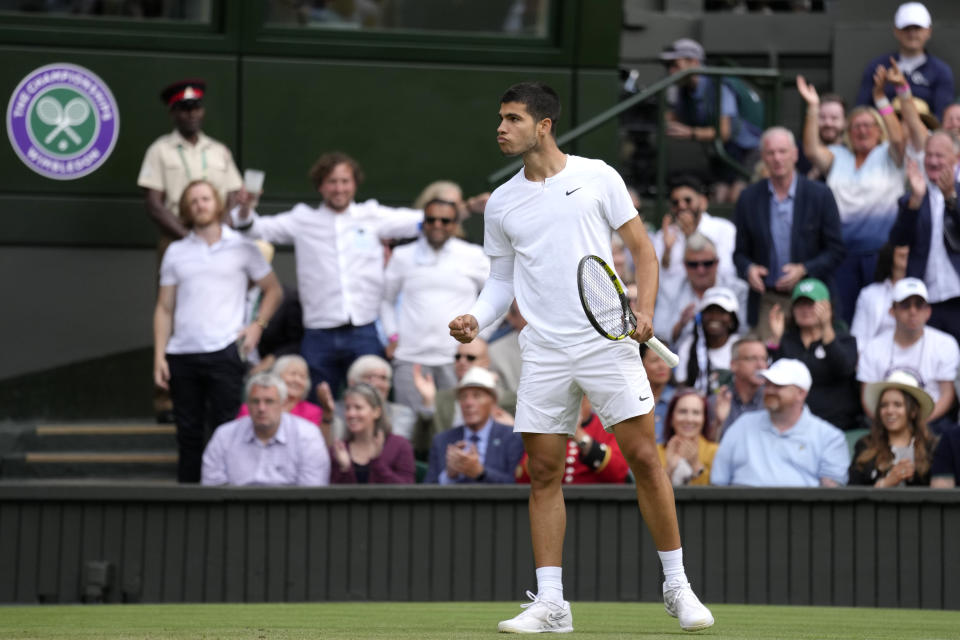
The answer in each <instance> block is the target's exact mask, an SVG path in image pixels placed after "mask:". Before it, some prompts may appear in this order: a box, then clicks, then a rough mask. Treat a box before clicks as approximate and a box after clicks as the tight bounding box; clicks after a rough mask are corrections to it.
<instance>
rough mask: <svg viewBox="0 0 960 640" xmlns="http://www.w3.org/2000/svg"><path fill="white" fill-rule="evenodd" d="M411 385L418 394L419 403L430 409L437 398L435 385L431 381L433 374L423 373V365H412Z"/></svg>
mask: <svg viewBox="0 0 960 640" xmlns="http://www.w3.org/2000/svg"><path fill="white" fill-rule="evenodd" d="M413 386H414V387H415V388H416V390H417V393H419V394H420V403H421V404H423V406H424V407H426V408H427V409H432V408H433V403H434V402H435V401H436V399H437V385H436V383H434V381H433V376H432V375H430V374H429V373H424V372H423V367H422V366H421V365H419V364H415V365H413Z"/></svg>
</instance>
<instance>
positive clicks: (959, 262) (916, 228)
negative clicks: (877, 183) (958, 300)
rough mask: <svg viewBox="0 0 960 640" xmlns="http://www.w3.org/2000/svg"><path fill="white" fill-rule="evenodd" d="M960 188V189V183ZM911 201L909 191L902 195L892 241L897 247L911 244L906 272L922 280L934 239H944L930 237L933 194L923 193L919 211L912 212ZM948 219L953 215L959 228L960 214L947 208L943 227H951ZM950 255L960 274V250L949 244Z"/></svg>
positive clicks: (891, 232) (891, 234) (954, 221)
mask: <svg viewBox="0 0 960 640" xmlns="http://www.w3.org/2000/svg"><path fill="white" fill-rule="evenodd" d="M957 188H958V189H960V183H958V185H957ZM909 200H910V194H909V193H908V194H907V195H904V196H903V197H901V198H900V201H899V204H900V211H899V212H898V213H897V221H896V222H894V223H893V228H892V229H890V242H891V244H893V245H894V246H903V245H910V257H909V258H907V275H908V276H910V277H911V278H919V279H921V280H923V276H924V274H926V272H927V260H928V259H929V258H930V246H931V244H930V243H931V241H936V242H943V238H942V237H941V238H935V239H934V238H931V237H930V236H931V232H932V230H933V229H932V225H933V222H932V220H931V219H930V193H929V192H928V193H927V194H926V195H925V196H923V202H922V203H920V209H919V210H918V211H912V210H911V209H909V208H908V207H907V202H908V201H909ZM948 218H953V220H952V222H953V224H954V225H955V226H956V227H957V228H960V213H958V212H956V211H951V210H949V209H947V208H946V207H944V211H943V224H944V228H946V227H947V226H948V223H949V222H951V221H948ZM947 257H948V258H950V263H951V264H953V268H954V269H955V270H956V271H957V273H960V253H956V252H954V251H951V250H950V247H949V246H947Z"/></svg>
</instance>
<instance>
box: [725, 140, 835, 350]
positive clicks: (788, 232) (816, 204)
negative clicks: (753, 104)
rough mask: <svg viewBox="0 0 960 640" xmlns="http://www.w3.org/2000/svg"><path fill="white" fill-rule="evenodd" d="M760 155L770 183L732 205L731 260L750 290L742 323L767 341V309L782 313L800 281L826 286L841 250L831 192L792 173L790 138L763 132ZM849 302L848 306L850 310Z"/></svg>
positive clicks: (753, 187) (759, 185) (793, 148)
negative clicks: (776, 307) (810, 280)
mask: <svg viewBox="0 0 960 640" xmlns="http://www.w3.org/2000/svg"><path fill="white" fill-rule="evenodd" d="M760 150H761V154H762V157H763V164H764V167H766V170H767V175H768V176H769V178H768V179H766V180H761V181H759V182H755V183H754V184H752V185H750V186H749V187H747V188H746V189H745V190H744V191H743V193H742V194H740V198H739V199H738V200H737V206H736V209H735V212H734V224H736V227H737V246H736V249H735V250H734V254H733V261H734V264H736V266H737V273H738V274H739V276H740V277H741V278H743V279H745V280H746V281H747V284H749V285H750V297H749V299H748V301H747V321H748V322H749V324H750V326H756V327H757V331H758V333H759V334H760V335H761V337H762V338H763V339H764V340H766V339H767V338H769V337H770V332H769V326H768V314H769V310H770V308H771V307H772V306H773V305H774V304H780V305H781V307H783V308H786V306H787V303H788V302H789V299H790V292H791V291H792V290H793V287H794V285H795V284H797V283H798V282H799V281H800V280H802V279H803V278H818V279H819V280H822V281H824V282H825V283H827V285H828V286H830V285H831V283H832V281H833V272H834V270H835V269H836V268H837V265H839V264H840V262H841V261H842V260H843V257H844V253H845V250H844V247H843V236H842V235H841V232H840V214H839V213H838V212H837V202H836V200H834V198H833V192H831V191H830V189H829V188H827V186H826V185H824V184H821V183H819V182H813V181H811V180H808V179H807V178H805V177H804V176H802V175H800V174H799V173H798V172H797V168H796V167H797V142H796V140H795V139H794V137H793V133H791V132H790V130H789V129H785V128H784V127H771V128H770V129H767V130H766V131H765V132H764V134H763V137H762V138H761V140H760ZM853 303H854V301H853V300H850V301H849V304H850V305H851V310H852V305H853Z"/></svg>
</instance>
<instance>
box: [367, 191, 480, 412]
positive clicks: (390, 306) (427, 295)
mask: <svg viewBox="0 0 960 640" xmlns="http://www.w3.org/2000/svg"><path fill="white" fill-rule="evenodd" d="M457 223H458V215H457V205H456V203H454V202H450V201H447V200H442V199H440V198H434V199H433V200H430V201H429V202H427V203H426V204H425V205H424V207H423V229H422V230H421V232H420V237H419V238H418V239H417V241H416V242H413V243H411V244H406V245H403V246H400V247H397V248H396V249H394V250H393V254H392V255H391V256H390V261H389V262H388V263H387V268H386V271H385V272H384V301H385V304H384V305H383V308H382V309H381V315H380V319H381V322H382V323H383V329H384V331H385V332H386V334H387V336H389V340H390V342H389V344H388V345H387V350H386V351H387V357H389V358H392V359H393V373H394V378H393V385H394V387H393V388H394V398H395V399H396V401H397V402H398V403H400V404H404V405H406V406H408V407H410V408H411V409H413V410H414V411H417V412H419V413H421V414H422V413H423V409H424V408H423V406H422V400H421V397H420V394H419V393H418V392H417V387H416V384H415V383H414V376H413V367H414V365H420V368H421V373H422V374H423V375H429V376H431V377H432V379H433V381H434V384H435V385H436V387H437V389H440V390H443V389H452V388H453V387H455V386H456V384H457V380H458V376H456V375H455V374H454V354H455V353H456V351H457V344H459V343H458V342H457V341H456V340H454V339H453V338H452V337H450V335H449V332H448V331H446V330H445V329H446V326H447V320H446V318H447V317H448V316H452V315H454V314H455V313H456V312H457V311H458V310H460V309H463V308H466V307H469V305H470V304H472V302H473V301H474V300H475V299H476V297H477V294H478V293H479V292H480V289H481V288H482V287H483V283H484V282H486V279H487V277H488V276H489V275H490V259H489V258H487V256H486V255H484V253H483V248H482V247H480V246H479V245H475V244H472V243H470V242H465V241H463V240H461V239H460V238H456V237H454V233H455V232H456V230H457ZM398 300H399V301H400V304H399V306H398V304H397V303H398Z"/></svg>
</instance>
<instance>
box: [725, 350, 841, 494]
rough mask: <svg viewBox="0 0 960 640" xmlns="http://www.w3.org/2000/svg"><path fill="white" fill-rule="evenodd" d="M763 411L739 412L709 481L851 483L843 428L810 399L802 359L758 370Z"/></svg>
mask: <svg viewBox="0 0 960 640" xmlns="http://www.w3.org/2000/svg"><path fill="white" fill-rule="evenodd" d="M758 373H759V375H760V376H762V377H763V378H764V379H765V380H766V381H767V384H766V385H765V386H764V388H763V406H764V407H765V408H766V409H765V410H764V411H751V412H749V413H745V414H743V415H741V416H740V417H739V418H738V419H737V420H736V421H735V422H734V423H733V424H731V425H730V426H729V427H728V428H727V430H726V431H724V433H723V439H722V440H721V441H720V446H719V447H718V448H717V455H716V456H714V458H713V466H712V467H711V468H710V484H714V485H720V486H725V485H739V486H752V487H817V486H821V487H836V486H838V485H844V484H846V483H847V467H848V466H849V465H850V452H849V451H848V449H847V441H846V439H845V438H844V436H843V432H842V431H840V429H837V428H836V427H835V426H833V425H832V424H830V423H829V422H827V421H825V420H821V419H820V418H818V417H816V416H815V415H813V414H812V413H810V409H809V408H808V407H807V405H806V399H807V392H808V391H810V385H811V384H812V379H811V377H810V371H809V370H808V369H807V367H806V365H804V364H803V363H802V362H800V361H799V360H793V359H792V358H781V359H780V360H777V361H776V362H774V363H773V365H772V366H771V367H770V368H769V369H766V370H764V371H760V372H758Z"/></svg>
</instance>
